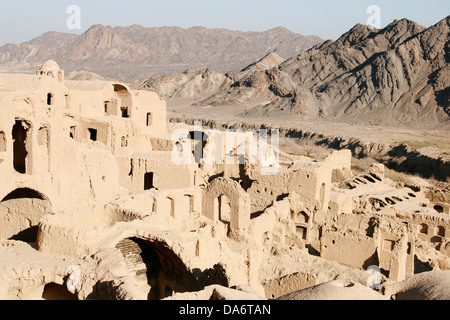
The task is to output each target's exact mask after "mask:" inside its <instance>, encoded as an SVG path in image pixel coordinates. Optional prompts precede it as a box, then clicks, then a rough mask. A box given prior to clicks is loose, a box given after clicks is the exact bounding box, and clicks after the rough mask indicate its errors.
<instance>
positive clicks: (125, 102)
mask: <svg viewBox="0 0 450 320" xmlns="http://www.w3.org/2000/svg"><path fill="white" fill-rule="evenodd" d="M114 92H115V93H116V95H117V98H118V99H120V104H119V110H120V116H121V117H122V118H129V117H130V116H131V107H132V99H131V94H130V92H129V91H128V89H127V88H126V87H125V86H123V85H120V84H115V85H114Z"/></svg>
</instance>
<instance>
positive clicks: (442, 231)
mask: <svg viewBox="0 0 450 320" xmlns="http://www.w3.org/2000/svg"><path fill="white" fill-rule="evenodd" d="M436 235H438V236H440V237H445V228H444V227H443V226H439V227H437V228H436Z"/></svg>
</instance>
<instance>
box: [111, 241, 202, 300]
mask: <svg viewBox="0 0 450 320" xmlns="http://www.w3.org/2000/svg"><path fill="white" fill-rule="evenodd" d="M116 248H117V249H119V250H120V252H121V253H122V256H123V257H124V259H125V264H126V267H127V269H128V270H129V271H131V272H132V273H134V274H135V279H136V282H137V285H138V286H139V288H140V289H141V290H142V291H145V292H146V294H147V293H148V294H147V298H148V300H160V299H163V298H165V297H169V296H171V295H173V293H175V292H188V291H196V290H198V289H199V287H198V284H197V281H196V280H195V277H194V276H193V275H192V273H191V272H189V271H188V269H187V267H186V266H185V264H184V263H183V262H182V260H181V259H180V257H178V255H177V254H175V253H174V252H173V250H171V249H170V248H169V247H168V246H167V244H166V243H164V242H158V241H150V240H145V239H141V238H138V237H131V238H127V239H123V240H122V241H120V242H119V243H118V244H117V245H116Z"/></svg>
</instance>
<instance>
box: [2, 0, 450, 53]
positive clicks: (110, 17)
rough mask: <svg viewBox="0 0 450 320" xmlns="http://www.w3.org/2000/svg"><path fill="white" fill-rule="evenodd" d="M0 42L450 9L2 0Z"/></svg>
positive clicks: (331, 1)
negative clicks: (133, 28) (123, 29)
mask: <svg viewBox="0 0 450 320" xmlns="http://www.w3.org/2000/svg"><path fill="white" fill-rule="evenodd" d="M0 4H1V6H0V30H1V32H0V45H3V44H5V43H21V42H24V41H27V40H31V39H32V38H34V37H37V36H39V35H41V34H43V33H45V32H47V31H59V32H67V33H76V34H81V33H82V32H84V31H86V30H87V29H88V28H89V27H90V26H91V25H93V24H104V25H111V26H129V25H133V24H139V25H142V26H145V27H160V26H179V27H183V28H189V27H192V26H204V27H208V28H227V29H232V30H242V31H264V30H268V29H270V28H274V27H278V26H284V27H286V28H288V29H290V30H292V31H294V32H296V33H300V34H304V35H311V34H314V35H318V36H320V37H322V38H324V39H337V38H338V37H339V36H340V35H342V34H343V33H344V32H346V31H348V30H349V29H350V28H351V27H352V26H354V25H355V24H357V23H363V24H366V23H367V19H368V17H369V14H367V12H366V11H367V8H368V6H369V5H378V6H379V7H380V8H381V25H382V27H384V26H386V25H387V24H389V23H390V22H391V21H392V20H394V19H402V18H408V19H410V20H413V21H416V22H418V23H420V24H422V25H423V26H426V27H429V26H431V25H433V24H435V23H437V22H438V21H439V20H441V19H443V18H445V17H446V16H448V15H449V14H450V1H448V0H425V1H424V0H409V1H407V0H391V1H388V0H342V1H339V0H323V1H317V0H316V1H313V0H227V1H219V0H128V1H125V0H120V1H119V0H91V1H87V0H58V1H56V0H52V1H50V0H39V1H37V0H34V1H31V0H27V1H25V0H7V1H6V0H0ZM70 5H78V6H79V7H80V8H81V29H80V30H69V29H68V28H67V27H66V21H67V18H68V17H69V15H68V14H67V13H66V10H67V7H68V6H70Z"/></svg>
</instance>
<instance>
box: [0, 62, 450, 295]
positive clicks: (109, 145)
mask: <svg viewBox="0 0 450 320" xmlns="http://www.w3.org/2000/svg"><path fill="white" fill-rule="evenodd" d="M0 110H1V113H2V116H1V117H0V176H1V177H2V182H1V183H0V201H1V203H0V255H1V257H2V259H1V261H0V283H1V285H0V299H164V298H174V299H176V298H177V297H180V298H181V297H183V294H189V293H195V292H202V290H207V288H210V287H211V286H220V287H227V288H242V287H243V286H246V287H247V288H251V289H252V292H254V293H255V295H257V296H259V297H262V298H274V297H279V296H281V295H283V294H287V293H289V292H292V291H295V290H299V289H303V288H306V287H308V286H312V285H316V284H319V282H320V281H321V280H320V279H321V277H320V274H319V275H318V276H317V274H316V276H314V275H311V274H308V273H307V272H303V273H302V272H301V269H302V265H301V264H300V263H299V264H298V266H297V269H295V267H296V266H295V264H294V266H291V268H294V269H292V270H291V271H289V270H285V272H284V273H282V272H281V273H280V272H278V271H276V270H274V269H273V270H272V269H270V268H269V267H268V266H269V265H270V264H268V263H267V262H268V261H273V260H275V261H278V260H277V259H279V261H281V260H283V259H285V256H284V255H283V252H289V251H290V252H294V253H295V252H301V253H302V254H305V255H307V256H311V257H312V256H314V257H317V259H321V260H320V261H324V260H328V261H333V262H335V263H336V264H337V265H340V266H342V268H347V269H348V270H356V271H355V272H357V273H358V272H359V274H360V275H364V274H365V270H367V268H368V267H370V266H378V267H379V270H380V272H381V276H382V279H383V281H385V282H386V281H393V282H397V281H402V280H404V279H406V278H408V277H409V276H411V275H413V274H414V273H415V268H416V269H417V265H418V261H417V259H418V258H417V252H416V251H417V250H432V252H433V254H434V257H435V260H433V263H434V267H436V268H441V269H445V263H446V261H447V260H446V259H447V258H448V257H449V255H450V244H449V243H450V231H449V228H450V215H449V214H450V208H449V205H448V203H445V202H432V201H430V199H428V198H426V197H425V195H424V192H423V190H421V189H420V188H416V189H414V190H413V189H411V188H397V187H396V186H395V185H394V184H393V183H392V181H390V180H389V179H386V178H385V176H384V167H383V166H382V165H379V166H373V167H372V168H371V170H370V172H367V173H366V174H364V175H361V176H354V175H353V173H352V171H351V153H350V152H349V151H339V152H334V153H332V154H330V156H329V157H328V158H326V159H325V160H324V161H322V162H318V161H315V160H313V159H309V158H306V157H294V156H291V155H288V154H284V153H283V152H281V151H279V150H278V149H276V148H274V147H271V146H268V145H269V143H268V141H269V140H270V139H268V140H267V143H266V142H265V141H261V140H258V139H257V137H255V136H254V135H248V134H245V133H235V134H232V133H220V132H213V131H211V130H206V129H201V128H193V127H190V126H187V125H184V124H177V125H169V124H168V123H167V122H166V104H165V102H164V101H161V100H160V99H159V97H158V95H157V94H155V93H152V92H147V91H135V90H131V89H130V88H129V87H128V86H127V85H125V84H121V83H116V82H108V81H67V80H65V79H64V71H62V70H60V68H59V66H58V65H57V63H56V62H54V61H47V62H45V63H44V64H43V66H42V67H41V68H40V70H38V71H37V72H36V74H35V75H19V74H1V75H0ZM174 136H176V137H178V138H177V139H174ZM230 136H231V141H232V142H231V144H228V142H229V141H230ZM230 146H231V147H230ZM255 146H256V148H257V149H258V150H260V149H263V150H264V152H262V153H261V152H259V153H249V152H248V151H249V149H250V148H252V147H255ZM249 154H250V156H249ZM177 155H178V156H179V155H181V156H182V157H181V158H182V159H184V161H174V159H179V157H177ZM220 155H225V157H224V158H222V160H227V161H215V160H217V159H218V156H220ZM261 155H262V156H261ZM252 156H253V157H254V158H252ZM230 159H231V160H232V161H228V160H230ZM274 159H276V161H273V160H274ZM269 160H270V161H269ZM319 257H320V258H319ZM305 259H306V258H305ZM308 259H309V258H308ZM439 262H441V265H439ZM280 263H281V264H282V262H280ZM423 263H426V262H423ZM432 267H433V266H432ZM319 273H320V272H319ZM286 277H291V280H292V281H291V282H290V283H289V284H287V283H286V281H285V280H286ZM364 284H365V283H364ZM248 290H250V289H248ZM207 298H209V297H207Z"/></svg>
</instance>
